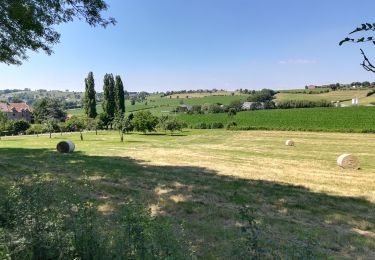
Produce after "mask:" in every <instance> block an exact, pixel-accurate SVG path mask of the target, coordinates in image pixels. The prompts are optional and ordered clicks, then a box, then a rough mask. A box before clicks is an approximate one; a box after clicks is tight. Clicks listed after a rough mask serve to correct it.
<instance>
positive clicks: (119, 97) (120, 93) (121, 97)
mask: <svg viewBox="0 0 375 260" xmlns="http://www.w3.org/2000/svg"><path fill="white" fill-rule="evenodd" d="M115 100H116V101H115V103H116V112H115V113H121V114H123V113H125V94H124V85H123V83H122V80H121V77H120V76H116V82H115Z"/></svg>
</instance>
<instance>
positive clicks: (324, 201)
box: [0, 148, 375, 258]
mask: <svg viewBox="0 0 375 260" xmlns="http://www.w3.org/2000/svg"><path fill="white" fill-rule="evenodd" d="M35 173H42V174H44V173H47V174H50V175H51V176H56V177H58V178H64V179H67V180H69V181H71V182H73V183H76V184H77V185H81V184H82V180H83V179H87V180H88V181H89V182H90V183H91V184H92V186H93V194H91V197H92V198H93V199H95V201H96V202H97V203H98V204H106V205H111V207H113V208H114V210H115V209H116V205H119V204H121V203H123V202H124V201H125V200H127V199H131V200H134V201H137V202H139V203H142V204H144V205H145V206H147V207H150V208H151V209H152V212H153V214H155V215H163V216H166V217H168V218H170V219H171V220H172V221H174V222H175V223H184V225H185V227H186V231H187V233H188V237H189V239H190V240H191V241H192V243H193V244H194V245H195V246H196V248H197V251H198V255H199V256H200V257H202V258H230V257H231V255H230V252H231V247H232V245H233V241H235V240H236V238H237V237H238V235H239V232H240V227H241V225H242V224H243V222H241V219H240V216H239V209H240V208H241V206H242V205H244V204H245V205H249V206H251V207H253V208H254V209H255V210H256V214H257V216H258V217H259V219H261V221H262V223H263V226H264V235H265V237H266V239H268V240H269V241H270V243H271V244H270V246H271V247H276V248H288V247H290V246H296V245H298V243H300V242H301V241H302V242H301V243H302V244H303V243H305V244H308V243H310V242H308V241H307V240H306V241H307V242H306V241H305V242H303V241H304V239H305V237H306V236H312V237H315V239H316V240H317V241H318V245H317V246H316V248H314V250H322V251H323V252H324V253H325V254H328V255H333V256H335V257H348V258H372V257H374V256H375V237H374V235H375V204H373V203H371V202H369V201H367V200H366V199H362V198H352V197H342V196H333V195H328V194H325V193H317V192H313V191H311V190H309V189H307V188H305V187H302V186H294V185H288V184H281V183H276V182H271V181H262V180H248V179H241V178H236V177H232V176H222V175H219V174H218V172H216V171H214V170H211V169H207V168H203V167H187V166H155V165H149V164H148V163H147V162H145V161H138V160H134V159H132V158H129V157H116V156H110V157H109V156H88V155H85V154H84V153H81V152H75V153H73V154H59V153H57V152H55V151H52V150H48V149H20V148H0V177H1V179H0V181H2V182H1V185H0V187H1V188H4V186H6V185H5V184H4V183H10V181H12V180H15V179H16V178H18V177H22V176H28V175H31V174H35ZM298 241H299V242H298ZM307 246H308V245H307Z"/></svg>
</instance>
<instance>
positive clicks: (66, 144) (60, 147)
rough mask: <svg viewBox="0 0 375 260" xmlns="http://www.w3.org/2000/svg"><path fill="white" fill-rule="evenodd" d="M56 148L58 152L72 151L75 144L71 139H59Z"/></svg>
mask: <svg viewBox="0 0 375 260" xmlns="http://www.w3.org/2000/svg"><path fill="white" fill-rule="evenodd" d="M56 149H57V151H58V152H60V153H72V152H74V149H75V145H74V143H73V142H72V141H61V142H59V143H58V144H57V146H56Z"/></svg>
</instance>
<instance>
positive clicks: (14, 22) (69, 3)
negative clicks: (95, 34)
mask: <svg viewBox="0 0 375 260" xmlns="http://www.w3.org/2000/svg"><path fill="white" fill-rule="evenodd" d="M107 9H108V5H107V4H106V3H105V1H104V0H43V1H35V0H14V1H1V4H0V46H1V48H0V62H2V63H6V64H8V65H10V64H17V65H20V64H22V61H23V60H26V59H27V58H28V56H27V51H28V50H32V51H40V50H42V51H44V52H46V53H47V54H48V55H50V54H52V52H53V50H52V47H53V45H55V44H56V43H58V42H59V40H60V34H59V33H58V32H57V31H56V30H55V29H56V25H59V24H62V23H68V22H72V21H73V20H74V19H75V18H78V19H83V20H85V21H86V22H87V23H88V24H89V25H91V26H98V25H99V26H103V27H106V26H107V25H109V24H115V23H116V21H115V19H113V18H108V19H105V18H103V17H102V12H103V11H105V10H107Z"/></svg>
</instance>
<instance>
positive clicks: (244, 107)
mask: <svg viewBox="0 0 375 260" xmlns="http://www.w3.org/2000/svg"><path fill="white" fill-rule="evenodd" d="M263 108H264V103H259V102H244V103H243V104H242V110H255V109H263Z"/></svg>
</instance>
